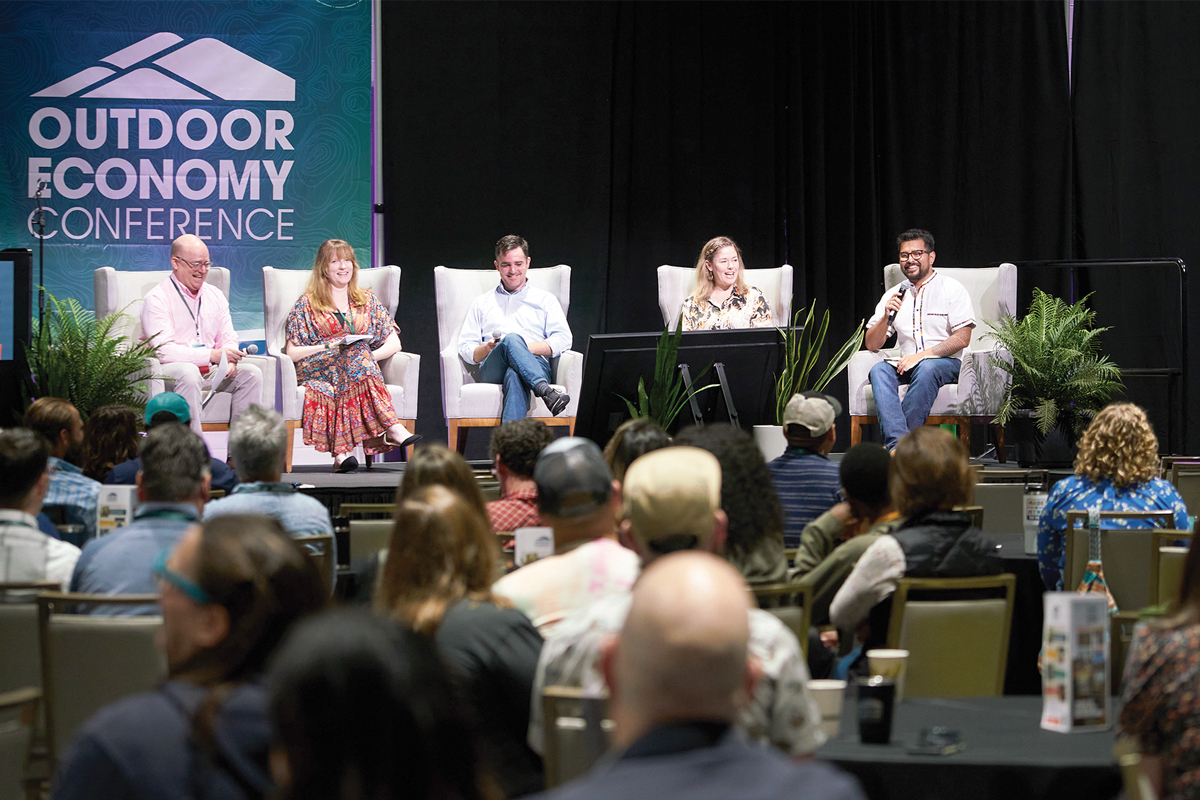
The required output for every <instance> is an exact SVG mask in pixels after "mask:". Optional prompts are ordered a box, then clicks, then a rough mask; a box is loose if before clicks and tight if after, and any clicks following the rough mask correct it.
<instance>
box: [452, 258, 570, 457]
mask: <svg viewBox="0 0 1200 800" xmlns="http://www.w3.org/2000/svg"><path fill="white" fill-rule="evenodd" d="M527 274H528V279H529V285H530V286H533V287H535V288H537V289H544V290H546V291H547V292H550V294H552V295H554V296H555V297H556V298H558V302H559V303H560V304H561V305H562V309H563V313H564V314H566V313H567V307H568V306H569V305H570V302H571V268H570V267H568V266H567V265H566V264H559V265H558V266H557V267H543V268H541V269H531V270H529V272H528V273H527ZM433 283H434V288H435V291H436V294H437V319H438V348H439V349H440V351H441V356H442V358H441V361H442V408H443V410H444V411H445V414H446V432H447V443H448V445H449V447H450V449H451V450H458V452H460V453H461V452H463V451H464V450H465V448H466V446H467V432H468V430H469V429H470V428H490V427H494V426H496V425H499V424H500V416H501V413H502V411H503V406H504V391H503V388H502V387H501V386H500V385H499V384H495V383H479V382H478V381H479V376H478V369H477V368H476V367H468V366H467V364H466V363H464V362H463V360H462V359H461V358H459V355H458V335H459V331H460V329H461V328H462V324H463V320H464V319H466V316H467V309H468V308H470V306H471V303H472V301H474V300H475V298H476V297H479V296H480V295H481V294H483V293H484V292H490V291H492V290H493V289H495V288H496V286H497V285H498V284H499V283H500V273H499V272H497V271H496V270H494V269H490V270H482V269H449V268H447V267H436V268H434V270H433ZM550 381H551V385H552V386H553V387H554V388H555V389H557V390H558V391H560V392H566V393H567V394H568V395H570V397H571V402H570V403H568V404H567V407H566V408H565V409H564V410H563V412H562V413H561V414H559V415H558V416H557V417H556V416H554V415H552V414H551V413H550V410H549V409H548V408H546V404H545V403H544V402H543V401H542V398H540V397H534V398H533V399H532V400H533V401H532V402H531V403H530V406H529V416H531V417H536V418H537V419H540V420H541V421H542V422H544V423H546V424H547V425H550V426H558V427H564V426H565V427H567V428H569V429H570V432H571V433H572V434H574V433H575V415H576V413H577V412H578V409H579V390H580V387H581V386H582V385H583V355H582V354H581V353H577V352H575V351H574V350H566V351H564V352H563V353H562V354H561V355H560V356H558V357H557V358H552V359H550ZM460 430H461V432H462V436H461V437H460V436H459V431H460Z"/></svg>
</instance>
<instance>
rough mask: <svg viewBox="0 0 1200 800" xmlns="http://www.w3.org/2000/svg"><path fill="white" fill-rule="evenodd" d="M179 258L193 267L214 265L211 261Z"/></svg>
mask: <svg viewBox="0 0 1200 800" xmlns="http://www.w3.org/2000/svg"><path fill="white" fill-rule="evenodd" d="M175 258H179V256H175ZM179 260H180V261H182V262H183V263H185V264H187V265H188V266H189V267H191V268H192V269H210V268H211V267H212V262H211V261H188V260H187V259H186V258H179Z"/></svg>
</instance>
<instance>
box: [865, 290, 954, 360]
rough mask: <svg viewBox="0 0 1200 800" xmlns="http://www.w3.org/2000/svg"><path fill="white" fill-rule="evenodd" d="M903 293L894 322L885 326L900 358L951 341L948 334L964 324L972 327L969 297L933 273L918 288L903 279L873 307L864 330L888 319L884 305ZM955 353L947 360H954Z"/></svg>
mask: <svg viewBox="0 0 1200 800" xmlns="http://www.w3.org/2000/svg"><path fill="white" fill-rule="evenodd" d="M901 289H904V290H905V294H904V299H903V300H901V301H900V310H899V311H897V312H896V319H895V321H893V323H892V324H891V325H889V326H888V332H887V335H888V336H891V335H892V334H893V333H894V334H896V344H897V345H898V346H899V347H900V355H901V356H907V355H912V354H913V353H920V352H922V351H924V350H928V349H929V348H931V347H933V346H934V345H939V344H941V343H942V342H944V341H946V340H947V339H949V338H950V334H952V333H954V332H955V331H957V330H958V329H959V328H961V327H963V326H964V325H971V326H974V325H975V311H974V308H973V307H972V306H971V295H970V294H968V293H967V289H966V287H964V286H963V285H962V284H961V283H959V282H958V281H956V280H954V279H953V278H948V277H946V276H945V275H941V274H939V273H938V272H937V270H934V272H933V276H932V277H930V278H929V279H928V280H927V281H925V283H923V284H921V287H920V288H914V287H913V284H912V281H909V280H905V281H902V282H900V283H899V284H897V285H896V286H893V287H892V288H891V289H890V290H888V291H887V292H884V294H883V298H882V299H881V300H880V301H879V304H878V305H876V306H875V313H874V314H872V315H871V319H869V320H868V321H867V328H868V329H870V328H871V326H872V325H874V324H875V323H877V322H879V320H880V319H881V318H883V317H885V316H887V313H888V312H887V302H888V300H890V299H891V297H892V295H894V294H896V293H897V292H899V291H900V290H901ZM957 356H958V353H953V354H951V356H950V357H952V358H954V357H957Z"/></svg>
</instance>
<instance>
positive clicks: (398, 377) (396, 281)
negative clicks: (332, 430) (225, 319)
mask: <svg viewBox="0 0 1200 800" xmlns="http://www.w3.org/2000/svg"><path fill="white" fill-rule="evenodd" d="M310 275H312V270H308V269H276V268H275V267H263V270H262V276H263V321H264V324H265V326H266V327H265V338H266V341H267V353H268V354H269V355H270V356H271V357H272V359H273V360H274V361H276V362H278V364H279V376H280V377H279V380H280V390H281V396H282V398H283V418H284V420H285V421H286V422H287V427H288V440H287V453H286V454H285V456H284V469H285V470H287V471H288V472H291V471H292V448H293V445H294V440H295V438H296V436H295V431H296V429H297V428H299V427H300V422H301V418H302V417H303V414H304V387H303V386H302V385H300V384H299V383H298V382H297V380H296V365H295V363H293V362H292V359H291V358H290V357H289V356H288V355H287V354H286V353H285V352H284V347H285V346H286V344H287V330H286V323H287V318H288V314H290V313H291V311H292V307H293V306H295V305H296V301H297V300H299V299H300V296H301V295H303V294H304V287H305V286H307V285H308V278H309V276H310ZM358 285H359V287H361V288H363V289H370V290H371V291H372V292H374V294H375V297H376V298H377V299H378V300H379V302H381V303H383V307H384V308H386V309H387V311H388V314H389V315H391V316H392V317H395V316H396V309H397V307H398V306H399V304H400V268H399V267H397V266H387V267H378V268H375V269H360V270H359V271H358ZM401 341H402V342H403V341H404V339H403V334H402V335H401ZM379 371H380V372H382V373H383V382H384V383H385V384H387V388H388V393H389V394H391V396H392V405H393V406H395V408H396V415H397V416H399V417H400V423H401V424H402V425H404V427H405V428H407V429H408V430H409V431H412V430H415V427H414V426H415V425H416V423H417V383H418V379H419V378H420V371H421V357H420V356H419V355H417V354H416V353H408V352H405V351H403V350H401V351H400V352H399V353H396V354H394V355H392V356H390V357H389V358H385V359H383V360H382V361H380V362H379ZM272 374H273V373H272ZM272 397H274V395H272ZM408 450H409V454H410V455H411V451H412V448H411V447H409V448H408ZM366 461H367V464H368V465H369V464H370V463H371V458H370V457H368V458H367V459H366Z"/></svg>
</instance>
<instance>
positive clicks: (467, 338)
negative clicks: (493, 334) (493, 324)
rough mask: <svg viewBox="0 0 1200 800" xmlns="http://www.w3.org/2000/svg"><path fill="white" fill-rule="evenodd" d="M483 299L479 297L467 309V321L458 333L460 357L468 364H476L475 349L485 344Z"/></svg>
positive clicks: (464, 321) (465, 320)
mask: <svg viewBox="0 0 1200 800" xmlns="http://www.w3.org/2000/svg"><path fill="white" fill-rule="evenodd" d="M482 304H483V298H482V297H477V298H475V301H474V302H472V303H471V307H470V308H468V309H467V316H466V319H464V320H463V324H462V328H460V329H459V331H458V355H459V357H460V358H461V359H462V360H463V361H465V362H467V363H468V364H474V363H476V362H475V348H476V347H478V346H479V345H481V344H483V309H482V308H481V306H482Z"/></svg>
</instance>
